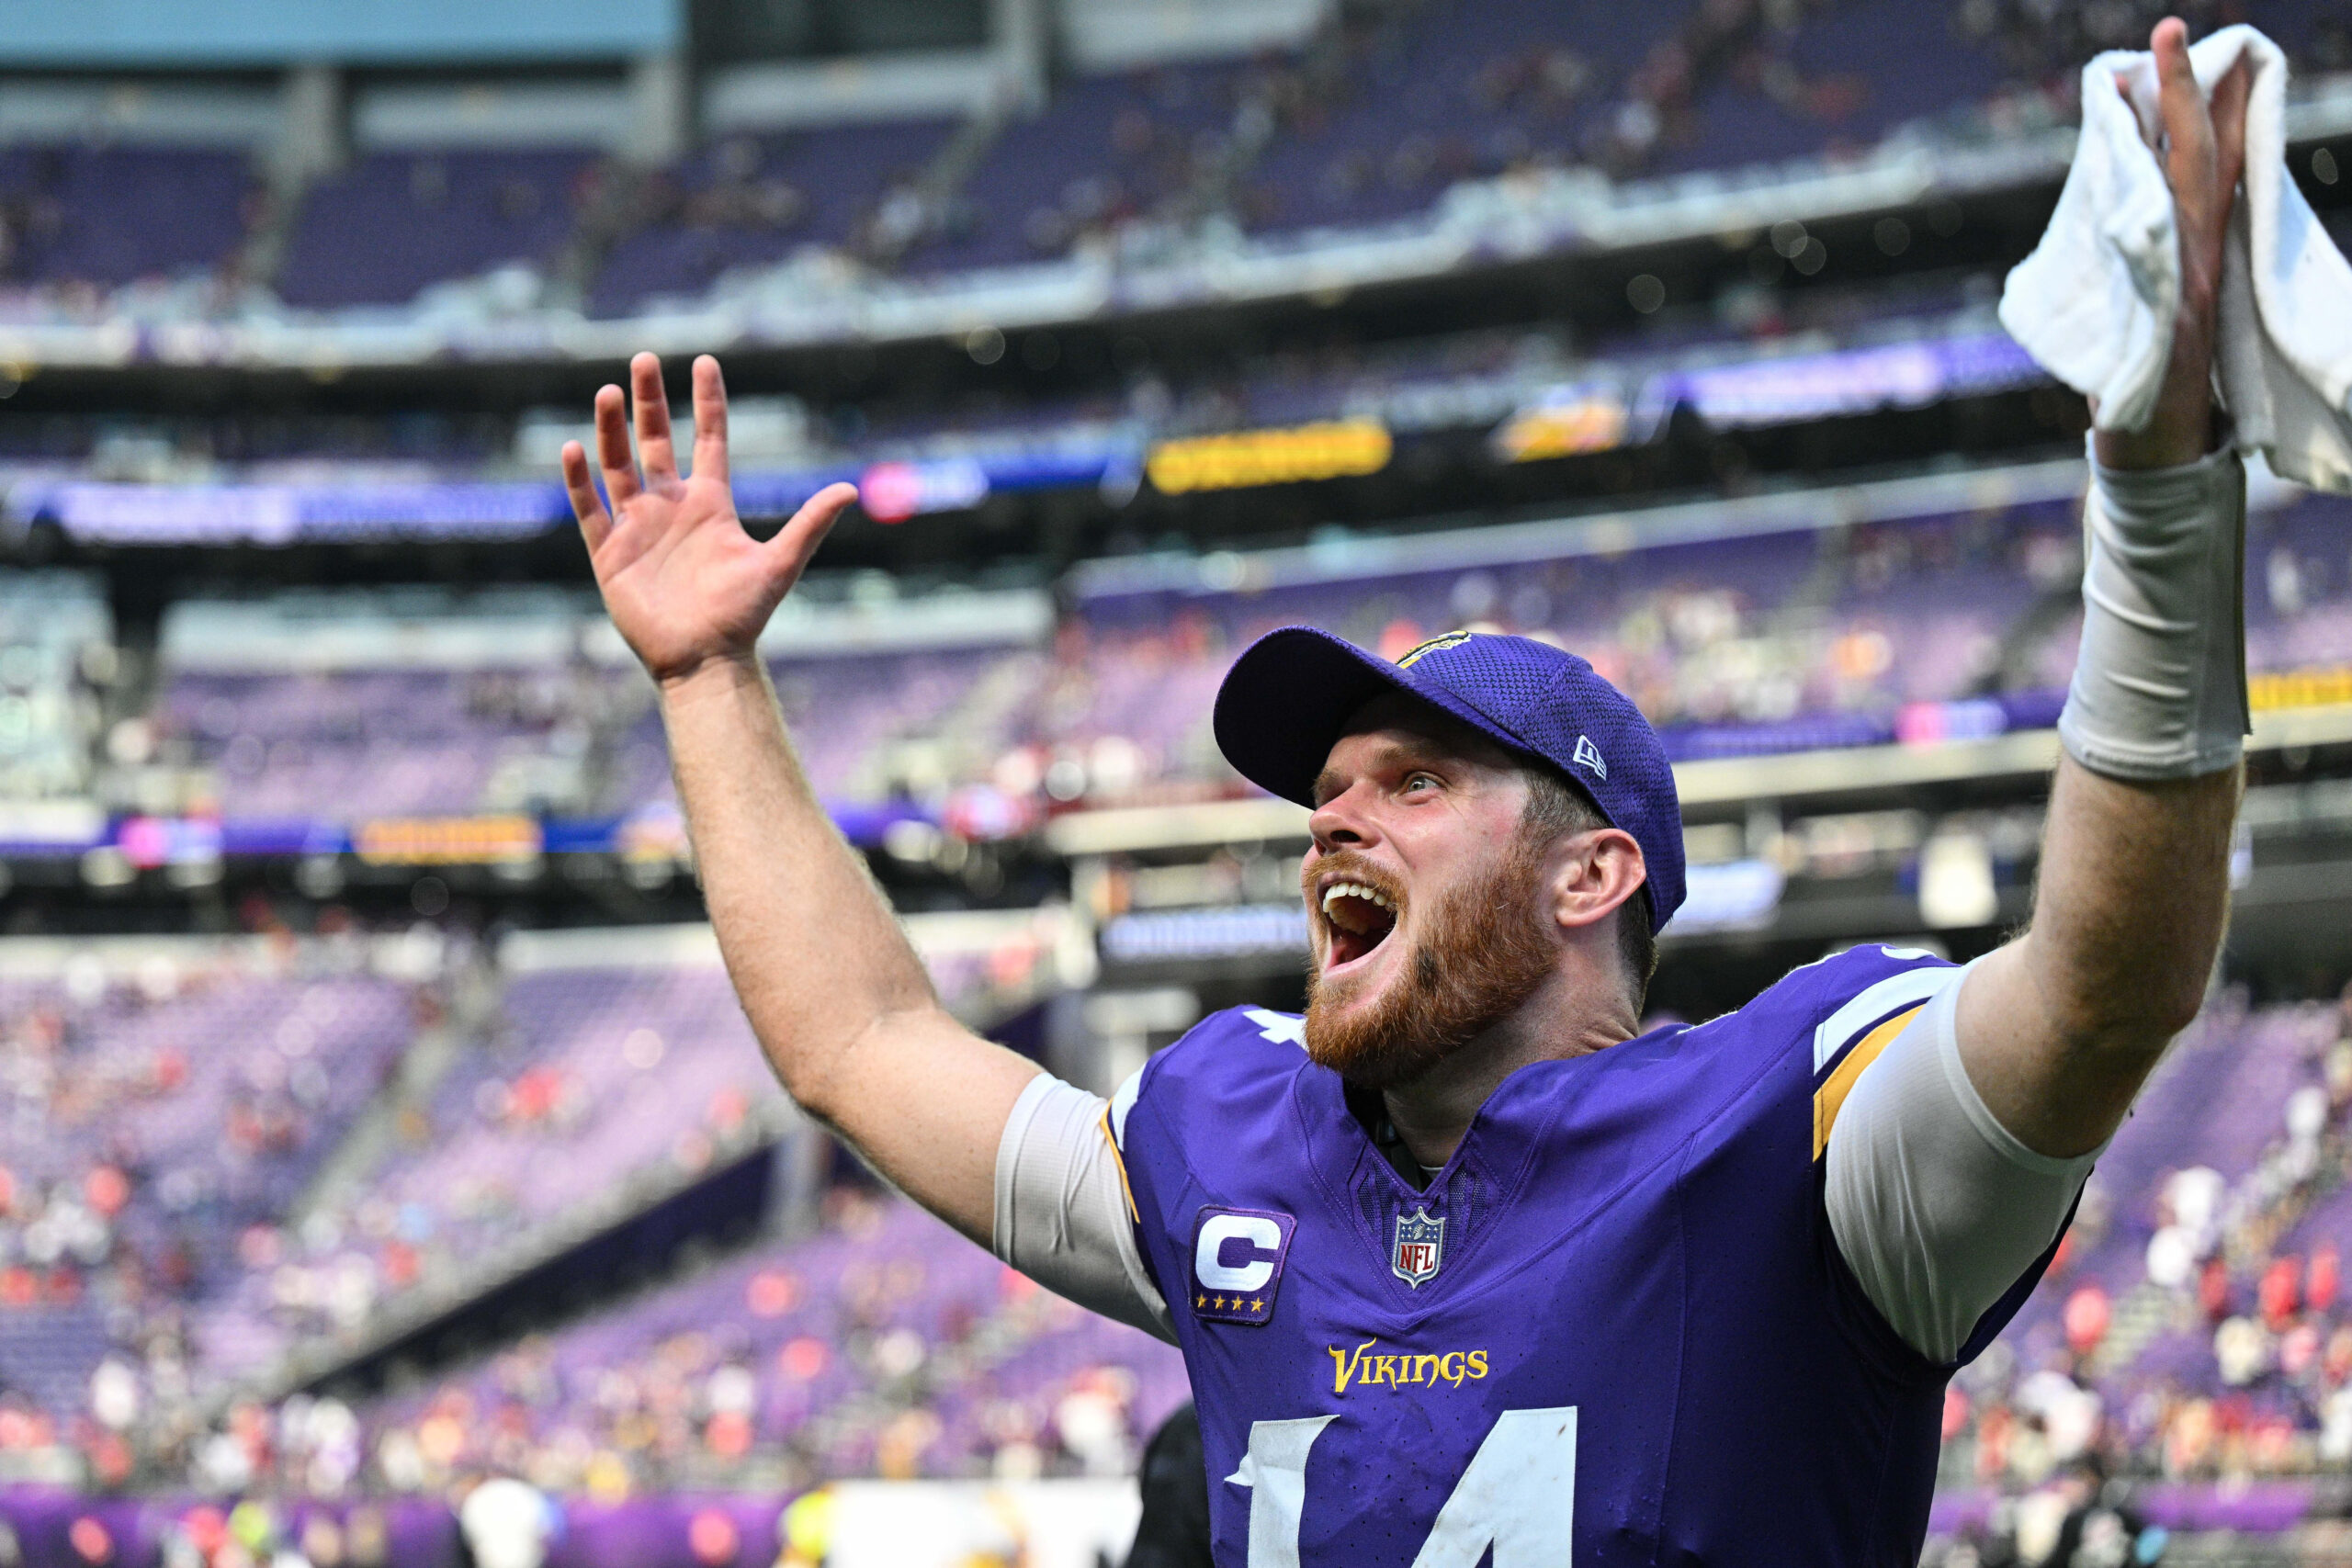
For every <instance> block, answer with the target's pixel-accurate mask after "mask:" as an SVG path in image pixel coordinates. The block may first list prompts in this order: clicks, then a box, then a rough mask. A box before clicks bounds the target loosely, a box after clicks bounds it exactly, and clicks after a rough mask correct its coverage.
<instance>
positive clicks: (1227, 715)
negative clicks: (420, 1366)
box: [1211, 626, 1419, 807]
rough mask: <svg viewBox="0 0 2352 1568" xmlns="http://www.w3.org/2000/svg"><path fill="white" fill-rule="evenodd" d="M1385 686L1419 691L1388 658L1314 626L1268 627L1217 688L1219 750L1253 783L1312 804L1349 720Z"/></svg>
mask: <svg viewBox="0 0 2352 1568" xmlns="http://www.w3.org/2000/svg"><path fill="white" fill-rule="evenodd" d="M1385 692H1408V693H1411V692H1413V688H1412V687H1411V686H1410V685H1408V683H1407V682H1405V680H1404V679H1403V677H1402V674H1401V673H1400V671H1398V670H1397V667H1396V666H1395V665H1394V664H1391V663H1389V662H1388V661H1387V660H1385V659H1379V658H1375V657H1374V656H1373V655H1372V654H1369V653H1366V652H1364V651H1363V649H1360V648H1357V647H1355V646H1354V645H1353V644H1352V643H1349V642H1346V641H1343V640H1342V639H1340V638H1339V637H1333V636H1332V635H1331V634H1330V633H1329V632H1324V631H1317V630H1316V629H1315V628H1314V627H1312V626H1285V627H1283V629H1282V630H1280V631H1275V632H1269V633H1267V634H1266V635H1265V636H1264V637H1260V638H1259V639H1258V640H1257V641H1256V642H1254V643H1252V644H1250V647H1249V649H1247V650H1246V651H1244V652H1243V654H1242V655H1241V657H1240V658H1238V659H1237V660H1234V661H1233V668H1232V669H1231V670H1228V671H1226V676H1225V683H1224V684H1223V685H1222V686H1220V687H1218V688H1217V694H1216V711H1215V714H1214V716H1213V718H1212V720H1211V724H1212V728H1214V730H1215V732H1216V744H1217V750H1221V751H1223V752H1224V753H1225V760H1226V761H1228V762H1231V763H1232V764H1233V766H1234V769H1235V771H1236V772H1238V773H1240V775H1241V776H1242V777H1243V778H1245V779H1248V780H1249V781H1250V783H1251V784H1256V785H1258V786H1259V787H1260V788H1261V789H1263V790H1266V791H1269V792H1270V793H1272V794H1274V795H1281V796H1282V797H1283V799H1284V800H1295V801H1296V802H1298V804H1299V805H1301V806H1306V807H1312V806H1313V805H1314V804H1315V780H1316V777H1317V774H1319V773H1322V771H1323V764H1324V762H1325V761H1327V760H1328V759H1329V757H1330V755H1331V748H1332V747H1333V746H1334V745H1335V744H1337V743H1338V741H1339V739H1340V737H1341V736H1342V735H1345V734H1346V733H1347V728H1348V721H1349V720H1350V719H1351V718H1353V717H1354V716H1355V714H1356V710H1357V709H1358V708H1361V707H1362V706H1363V705H1364V704H1366V703H1368V702H1370V701H1371V700H1372V699H1373V698H1374V697H1376V696H1379V695H1380V694H1383V693H1385ZM1413 694H1414V695H1417V696H1418V695H1419V693H1413Z"/></svg>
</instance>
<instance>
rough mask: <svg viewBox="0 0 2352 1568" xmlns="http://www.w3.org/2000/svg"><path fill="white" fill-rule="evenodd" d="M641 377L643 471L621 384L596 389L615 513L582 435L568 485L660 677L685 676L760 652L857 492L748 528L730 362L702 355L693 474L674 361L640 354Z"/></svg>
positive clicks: (636, 638) (616, 595) (638, 644)
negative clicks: (669, 391)
mask: <svg viewBox="0 0 2352 1568" xmlns="http://www.w3.org/2000/svg"><path fill="white" fill-rule="evenodd" d="M629 380H630V387H631V390H632V392H633V394H634V398H633V400H634V402H635V404H636V414H637V446H638V456H639V457H640V458H641V459H642V462H643V468H642V471H641V472H640V470H639V465H638V462H637V461H634V460H632V458H631V456H630V452H629V430H628V422H627V419H626V417H625V411H624V402H623V399H622V396H621V390H620V389H619V388H617V387H606V388H605V389H603V390H601V391H599V392H598V393H597V394H596V458H597V466H598V468H601V469H602V470H603V473H604V479H605V494H606V495H608V496H609V497H611V502H612V505H611V509H610V511H607V510H606V507H605V502H604V501H603V500H602V499H600V498H599V497H598V495H597V493H596V487H595V485H594V482H593V480H592V479H591V478H590V475H589V469H588V457H587V454H586V452H585V451H583V450H582V447H581V446H580V444H579V443H578V442H572V443H570V444H569V445H567V446H565V447H564V450H563V478H564V486H565V489H566V490H567V491H569V492H570V493H571V507H572V512H573V513H574V514H575V515H576V516H577V517H578V518H579V520H580V531H581V533H582V536H583V537H585V539H586V540H587V543H588V556H589V560H590V562H591V564H593V565H594V568H595V572H596V584H597V586H598V587H599V588H600V589H602V590H603V592H604V595H605V609H606V610H607V611H608V612H609V613H610V614H611V615H612V617H613V624H614V625H615V626H617V627H618V628H619V629H620V634H621V636H622V637H623V638H624V639H626V640H627V641H628V645H629V647H630V649H632V650H634V651H635V653H636V654H637V656H638V658H639V659H640V660H643V661H644V664H645V667H646V669H647V670H648V671H650V672H651V673H652V675H653V677H654V679H655V680H657V681H673V680H677V679H680V678H682V677H684V676H687V675H691V674H693V673H694V672H695V671H696V670H699V669H701V668H703V667H705V666H706V665H708V664H711V663H713V662H714V661H718V660H743V659H749V658H751V657H752V651H753V649H754V647H755V646H756V644H757V643H758V641H759V636H760V631H761V629H762V628H763V627H764V626H766V625H767V621H768V617H769V616H770V615H774V614H775V607H776V605H777V604H780V603H781V602H782V601H783V599H784V596H785V594H786V593H787V592H790V591H791V589H792V585H793V583H795V582H796V581H798V580H799V577H800V573H801V571H802V570H803V569H805V568H806V567H807V566H808V564H809V557H810V556H811V555H813V554H815V552H816V548H817V546H818V544H819V543H820V541H821V540H822V539H823V538H824V536H825V534H826V532H827V531H828V530H829V529H831V526H832V525H833V522H834V520H835V519H836V518H838V517H839V516H840V515H841V513H842V509H843V508H845V507H846V506H848V504H849V503H850V502H852V501H854V500H855V499H856V497H857V492H856V491H855V490H854V489H853V488H852V487H850V486H848V485H832V486H829V487H828V488H827V489H826V490H824V491H820V493H819V494H818V495H817V496H815V497H814V498H813V499H811V500H810V501H809V503H808V504H807V505H805V506H803V507H802V508H801V509H800V510H799V511H798V512H797V513H795V514H794V515H793V518H792V520H791V521H790V522H788V523H786V525H784V527H783V529H782V530H781V531H780V532H778V534H777V535H776V536H775V538H773V539H771V540H768V541H767V542H765V543H762V542H760V541H759V540H756V539H754V538H752V536H750V535H749V534H747V533H745V532H744V530H743V524H742V521H741V518H739V517H738V516H737V515H736V514H735V498H734V495H733V492H732V491H730V490H729V485H728V473H727V391H726V388H725V386H724V385H723V384H722V382H721V381H720V378H719V373H718V361H717V360H715V359H712V358H711V357H710V356H709V355H704V356H703V357H702V358H700V359H697V360H696V361H695V453H694V468H693V475H692V477H691V478H682V477H680V475H679V473H678V465H677V456H676V453H675V450H674V449H673V446H672V442H671V434H670V407H669V400H668V399H667V397H666V396H665V395H664V393H663V390H662V362H661V361H660V360H659V359H656V358H655V357H654V356H653V355H650V354H640V355H638V356H637V358H636V359H635V360H633V361H632V362H631V363H630V365H629Z"/></svg>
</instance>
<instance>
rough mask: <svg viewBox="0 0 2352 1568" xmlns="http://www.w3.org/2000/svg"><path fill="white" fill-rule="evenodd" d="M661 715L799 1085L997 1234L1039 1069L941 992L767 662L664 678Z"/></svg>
mask: <svg viewBox="0 0 2352 1568" xmlns="http://www.w3.org/2000/svg"><path fill="white" fill-rule="evenodd" d="M662 721H663V724H664V725H665V727H666V728H667V729H668V731H669V737H670V752H671V759H672V762H673V766H674V768H675V769H676V772H677V778H678V793H679V795H680V798H681V799H682V800H683V801H684V806H685V810H686V818H687V821H688V824H689V826H690V828H691V829H692V831H693V834H694V842H695V863H696V865H697V867H698V869H699V871H700V874H701V878H702V885H703V892H704V897H705V899H706V901H707V904H708V906H709V908H710V918H711V924H712V926H713V928H714V929H715V930H716V931H717V932H718V944H719V950H720V952H721V953H723V954H724V955H725V957H726V960H727V968H728V973H729V976H731V977H732V978H733V980H734V983H735V989H736V993H737V994H738V995H739V996H740V997H741V998H742V1003H743V1010H744V1012H745V1014H746V1015H747V1016H748V1017H749V1018H750V1019H751V1021H752V1029H753V1031H754V1032H756V1033H757V1034H758V1036H759V1039H760V1043H761V1044H762V1046H763V1048H764V1049H765V1051H766V1053H767V1055H768V1059H769V1060H770V1061H771V1062H772V1063H773V1064H774V1065H775V1070H776V1074H777V1076H778V1077H780V1078H782V1079H783V1081H784V1086H785V1089H786V1091H787V1092H789V1093H790V1094H791V1095H792V1097H793V1099H794V1100H797V1101H798V1102H799V1103H800V1104H801V1105H802V1106H803V1107H804V1108H805V1109H807V1110H808V1111H809V1112H810V1113H811V1114H813V1115H816V1116H818V1117H819V1118H820V1119H821V1120H823V1121H825V1122H828V1123H829V1124H831V1125H832V1126H833V1127H835V1128H836V1129H838V1130H839V1131H840V1132H841V1133H842V1135H843V1136H845V1137H846V1138H848V1139H849V1141H850V1142H851V1143H852V1144H853V1145H855V1146H856V1147H857V1148H858V1149H859V1150H860V1152H862V1153H863V1154H864V1155H865V1156H866V1157H867V1158H868V1159H869V1160H871V1161H872V1162H873V1163H874V1164H875V1165H876V1167H877V1168H880V1169H881V1171H882V1173H883V1174H884V1175H885V1176H887V1177H888V1178H889V1179H891V1180H893V1181H895V1182H897V1183H898V1184H899V1186H900V1187H901V1188H903V1189H904V1190H906V1191H907V1192H908V1193H909V1194H910V1195H911V1196H913V1197H914V1198H916V1199H918V1200H919V1201H922V1202H923V1203H924V1204H925V1205H926V1206H927V1207H930V1208H931V1209H933V1211H934V1212H936V1213H940V1214H942V1215H943V1216H944V1217H945V1218H947V1219H948V1220H950V1221H951V1222H953V1223H955V1224H957V1225H958V1226H959V1227H960V1228H962V1229H964V1230H965V1231H966V1232H967V1234H968V1235H974V1236H975V1237H976V1238H977V1239H978V1240H980V1241H982V1242H983V1243H985V1242H986V1241H987V1239H988V1235H989V1215H990V1213H991V1210H992V1206H993V1201H994V1200H993V1194H992V1191H991V1189H990V1187H989V1178H990V1175H991V1173H992V1172H993V1169H994V1164H995V1153H996V1139H997V1136H998V1135H999V1134H1001V1131H1002V1129H1003V1126H1004V1122H1005V1117H1006V1115H1007V1114H1008V1113H1009V1112H1010V1111H1011V1109H1012V1101H1013V1100H1014V1099H1016V1098H1017V1097H1018V1096H1019V1094H1020V1091H1021V1089H1022V1087H1023V1085H1024V1084H1025V1083H1026V1082H1027V1081H1028V1079H1029V1077H1032V1076H1033V1075H1034V1074H1035V1071H1036V1069H1035V1066H1032V1065H1031V1064H1029V1063H1028V1062H1026V1061H1024V1060H1023V1059H1022V1058H1021V1057H1019V1056H1016V1055H1013V1054H1012V1053H1011V1052H1009V1051H1005V1050H1003V1049H1002V1048H1001V1047H999V1046H994V1045H990V1044H988V1043H985V1042H982V1041H979V1040H977V1039H975V1038H974V1037H973V1036H972V1035H971V1034H970V1033H968V1032H967V1031H965V1030H964V1029H963V1028H962V1026H961V1025H959V1024H958V1023H956V1021H955V1020H954V1019H953V1018H951V1017H949V1016H948V1014H947V1013H946V1011H945V1010H944V1009H943V1008H942V1007H941V1006H940V1004H939V1001H938V998H937V996H936V994H935V993H934V992H933V988H932V985H931V981H930V977H929V976H927V975H926V974H925V973H924V971H923V967H922V961H921V960H920V959H918V958H917V957H916V955H915V953H914V950H913V948H912V947H911V946H910V945H909V943H908V942H907V939H906V936H905V933H904V932H902V931H900V930H899V924H898V921H897V919H895V918H894V917H893V916H892V915H891V913H890V910H889V908H888V905H887V904H885V902H884V901H883V898H882V895H881V893H880V891H879V890H878V889H877V888H876V886H874V883H873V881H872V879H871V878H870V877H869V876H868V875H867V874H866V871H865V865H864V863H862V862H861V861H860V860H859V859H858V857H857V855H856V854H855V852H853V851H852V850H851V849H850V847H849V846H848V844H846V843H845V842H844V841H843V840H842V837H841V834H840V833H839V831H837V830H836V829H835V828H834V827H833V824H832V822H831V819H830V818H827V816H826V815H825V813H824V810H823V808H822V807H820V805H819V804H818V801H817V798H816V795H815V794H814V792H813V791H812V790H811V789H810V788H809V782H808V779H807V777H806V775H805V774H804V773H802V772H801V769H800V766H799V763H798V762H797V760H796V759H795V758H794V756H793V753H792V747H791V743H790V741H789V740H788V739H786V734H785V728H784V720H783V716H782V715H781V714H780V713H779V712H778V710H777V707H776V702H775V693H774V691H773V690H772V689H771V688H770V687H769V684H768V682H767V677H766V674H765V672H764V671H763V670H762V669H761V668H760V667H759V665H758V664H757V663H755V662H752V661H748V660H745V661H733V660H729V661H724V662H718V663H713V664H709V665H707V666H705V667H703V668H702V669H701V670H700V671H697V672H696V673H695V674H693V675H690V676H686V677H684V678H682V679H679V680H676V681H673V682H667V683H665V685H664V686H663V688H662Z"/></svg>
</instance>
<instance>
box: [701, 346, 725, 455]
mask: <svg viewBox="0 0 2352 1568" xmlns="http://www.w3.org/2000/svg"><path fill="white" fill-rule="evenodd" d="M695 478H696V479H717V480H718V482H719V483H720V484H725V483H726V482H727V382H726V379H725V378H723V377H721V376H720V375H719V373H718V360H716V359H714V358H712V357H711V356H710V355H707V354H706V355H702V356H701V357H700V358H698V359H696V360H695Z"/></svg>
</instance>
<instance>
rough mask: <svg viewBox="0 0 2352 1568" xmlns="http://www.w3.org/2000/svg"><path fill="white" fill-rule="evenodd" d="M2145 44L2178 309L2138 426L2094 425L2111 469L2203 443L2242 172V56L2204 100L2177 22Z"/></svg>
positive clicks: (2165, 464) (2150, 464)
mask: <svg viewBox="0 0 2352 1568" xmlns="http://www.w3.org/2000/svg"><path fill="white" fill-rule="evenodd" d="M2148 47H2149V49H2150V50H2151V51H2153V52H2154V55H2155V61H2156V82H2157V95H2158V96H2157V118H2158V127H2157V129H2158V140H2157V142H2156V155H2157V157H2158V158H2159V159H2161V160H2162V161H2163V164H2164V169H2165V183H2166V184H2167V185H2169V186H2171V187H2172V200H2173V213H2174V218H2175V222H2176V228H2177V232H2178V234H2179V236H2180V314H2179V317H2178V318H2177V321H2175V322H2174V325H2173V341H2172V358H2171V360H2170V361H2169V363H2168V364H2167V365H2166V367H2165V385H2164V390H2163V392H2162V393H2161V395H2160V396H2159V397H2158V399H2157V401H2156V407H2155V411H2154V414H2153V416H2152V417H2151V418H2150V419H2149V421H2148V424H2147V428H2145V429H2144V430H2138V431H2108V430H2103V431H2101V432H2099V434H2098V452H2099V461H2101V462H2103V463H2105V464H2107V465H2108V466H2109V467H2110V468H2170V467H2174V466H2177V465H2178V464H2182V463H2193V462H2195V461H2196V460H2197V459H2198V458H2199V457H2203V456H2204V455H2205V451H2206V448H2207V446H2209V445H2210V443H2211V434H2212V373H2213V344H2214V336H2215V333H2216V330H2217V323H2218V320H2219V315H2220V310H2221V295H2222V249H2223V242H2224V240H2225V238H2226V236H2227V235H2228V233H2229V228H2230V209H2231V207H2232V205H2233V202H2234V201H2235V198H2236V195H2237V187H2238V177H2239V175H2242V174H2243V173H2244V172H2245V101H2246V91H2247V87H2248V85H2249V79H2248V76H2247V73H2246V67H2245V61H2244V60H2240V61H2239V62H2238V63H2237V64H2235V65H2233V66H2232V67H2231V68H2230V70H2229V72H2228V73H2227V74H2226V75H2224V76H2222V79H2221V80H2220V81H2218V82H2216V83H2215V84H2214V85H2213V96H2212V101H2211V104H2208V103H2207V101H2206V97H2205V94H2204V92H2203V90H2202V89H2201V88H2199V86H2198V85H2197V75H2196V73H2195V71H2194V70H2193V69H2192V68H2191V66H2190V64H2189V60H2188V25H2187V24H2186V23H2184V22H2182V21H2181V20H2180V19H2179V18H2178V17H2165V19H2164V20H2163V21H2161V22H2158V23H2157V24H2156V27H2155V31H2154V33H2153V34H2152V35H2150V37H2149V39H2148ZM2119 85H2120V84H2119ZM2125 96H2126V97H2127V98H2128V97H2129V96H2130V94H2129V93H2126V94H2125Z"/></svg>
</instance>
